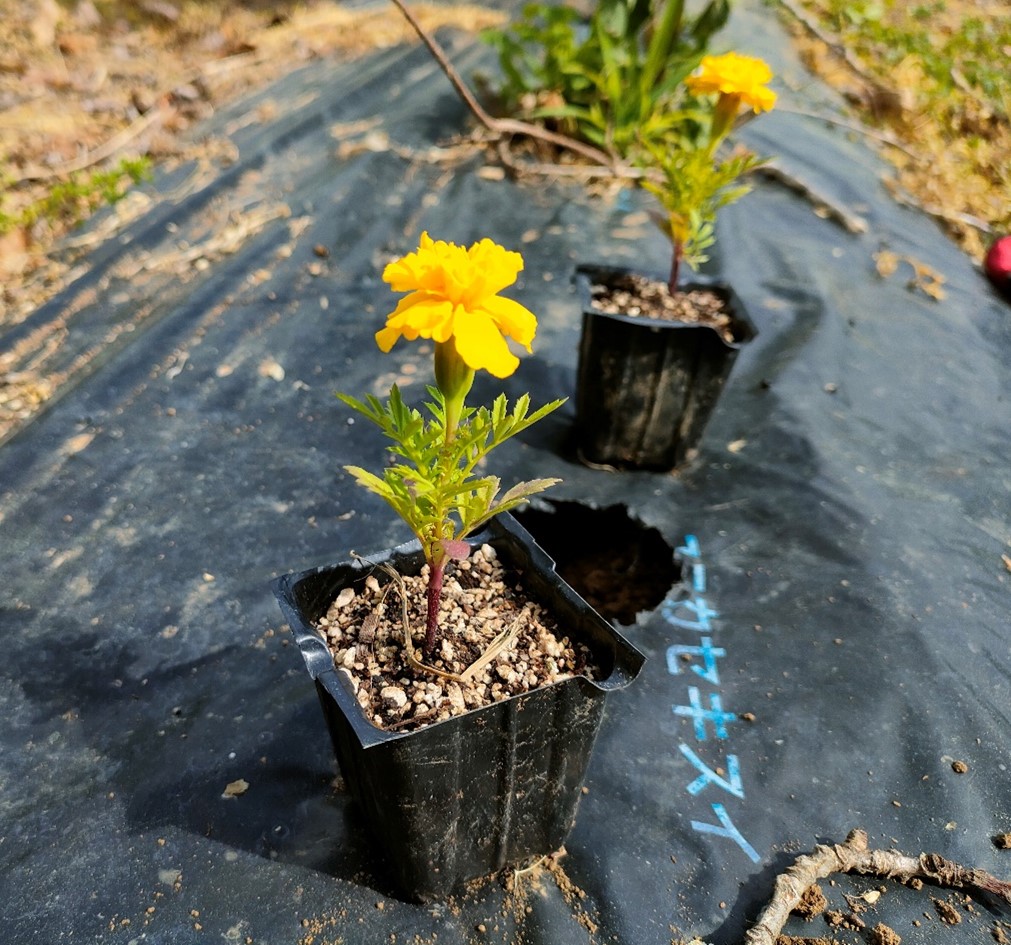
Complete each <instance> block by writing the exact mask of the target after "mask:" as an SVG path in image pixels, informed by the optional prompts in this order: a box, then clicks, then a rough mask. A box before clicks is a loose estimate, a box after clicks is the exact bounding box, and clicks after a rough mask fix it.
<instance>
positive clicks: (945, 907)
mask: <svg viewBox="0 0 1011 945" xmlns="http://www.w3.org/2000/svg"><path fill="white" fill-rule="evenodd" d="M931 901H932V902H933V903H934V911H935V912H937V917H938V918H939V919H940V920H941V921H942V922H943V923H944V924H945V925H958V923H959V922H961V921H962V914H961V913H960V912H959V911H958V909H956V908H955V907H954V906H953V905H952V904H951V903H950V902H945V901H944V900H943V899H933V900H931Z"/></svg>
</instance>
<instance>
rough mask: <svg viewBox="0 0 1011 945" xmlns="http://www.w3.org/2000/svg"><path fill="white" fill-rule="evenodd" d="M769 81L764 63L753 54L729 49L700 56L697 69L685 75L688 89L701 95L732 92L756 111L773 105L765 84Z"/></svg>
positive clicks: (767, 109)
mask: <svg viewBox="0 0 1011 945" xmlns="http://www.w3.org/2000/svg"><path fill="white" fill-rule="evenodd" d="M771 80H772V69H770V68H769V65H768V63H766V62H765V61H764V60H762V59H757V58H756V57H754V56H742V55H740V54H739V53H735V52H729V53H724V54H723V55H722V56H703V57H702V62H701V63H700V64H699V71H698V72H697V73H696V74H695V75H693V76H689V77H688V78H687V79H686V80H685V84H686V85H687V86H688V88H689V90H690V91H692V92H694V93H696V94H698V95H705V94H707V93H711V92H717V93H719V94H720V95H735V96H737V97H738V98H739V99H740V100H741V101H742V102H743V103H744V104H745V105H750V106H751V108H753V109H754V110H755V111H756V112H764V111H769V109H771V108H772V107H773V105H775V104H776V93H775V92H773V91H772V89H769V88H767V87H766V83H768V82H770V81H771Z"/></svg>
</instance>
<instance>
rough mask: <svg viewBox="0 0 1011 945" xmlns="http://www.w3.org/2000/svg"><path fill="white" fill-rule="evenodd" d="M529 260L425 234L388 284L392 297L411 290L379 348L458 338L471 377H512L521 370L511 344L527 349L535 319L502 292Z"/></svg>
mask: <svg viewBox="0 0 1011 945" xmlns="http://www.w3.org/2000/svg"><path fill="white" fill-rule="evenodd" d="M522 269H523V257H522V256H521V255H520V254H519V253H513V252H510V251H509V250H506V249H503V247H501V246H499V245H498V244H497V243H493V242H492V241H491V240H489V239H483V240H481V241H480V242H478V243H475V244H474V245H473V246H471V247H470V248H468V249H464V248H463V247H462V246H457V245H456V244H455V243H444V242H442V241H441V240H439V241H436V240H433V239H431V238H430V237H429V235H428V234H427V233H422V234H421V241H420V243H419V245H418V249H417V251H416V252H413V253H408V254H407V255H406V256H404V257H403V258H402V259H398V260H397V261H396V262H392V263H390V264H389V265H388V266H387V267H386V268H385V269H384V270H383V281H385V282H388V283H389V285H390V288H391V289H393V291H394V292H410V295H407V296H405V297H404V298H402V299H401V300H400V304H399V305H397V308H396V310H395V311H393V312H392V313H391V314H390V315H388V316H387V319H386V327H385V328H383V329H381V330H380V331H378V332H376V344H378V345H379V347H380V348H381V349H382V350H383V351H384V352H388V351H389V350H390V349H391V348H392V347H393V345H394V344H396V342H397V341H398V340H399V339H400V338H406V339H407V340H408V341H414V339H416V338H419V337H420V338H431V339H432V340H433V341H435V342H436V343H437V344H444V343H446V342H448V341H449V340H450V339H452V340H453V342H454V345H455V348H456V352H457V354H459V356H460V357H461V358H462V359H463V361H464V363H465V364H466V365H467V367H469V368H470V369H471V370H473V371H477V370H485V371H488V372H489V373H490V374H494V375H495V377H508V376H509V375H510V374H512V373H513V371H515V370H516V368H517V367H518V366H519V363H520V362H519V358H517V357H516V356H515V355H514V354H513V353H512V352H511V351H510V350H509V346H508V344H507V343H506V340H505V339H506V338H507V337H508V338H512V339H513V340H514V341H517V342H519V344H521V345H523V346H524V347H525V348H526V349H527V351H529V350H530V343H531V342H532V341H533V339H534V333H535V332H536V330H537V318H536V317H535V316H534V314H533V312H530V311H528V310H527V309H526V308H524V307H523V306H522V305H520V304H519V303H518V302H514V301H512V300H511V299H505V298H502V297H501V296H500V295H499V294H498V293H499V292H501V291H502V290H503V289H504V288H506V286H510V285H512V284H513V283H514V282H515V281H516V276H517V274H518V273H519V272H520V270H522Z"/></svg>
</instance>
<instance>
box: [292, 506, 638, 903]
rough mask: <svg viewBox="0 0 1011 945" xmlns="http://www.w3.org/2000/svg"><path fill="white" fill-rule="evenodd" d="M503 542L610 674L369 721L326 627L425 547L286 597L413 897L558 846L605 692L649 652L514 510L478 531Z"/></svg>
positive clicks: (408, 568) (482, 537)
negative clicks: (382, 567) (404, 721)
mask: <svg viewBox="0 0 1011 945" xmlns="http://www.w3.org/2000/svg"><path fill="white" fill-rule="evenodd" d="M468 541H469V544H470V545H471V546H472V547H477V546H479V545H481V544H483V543H488V544H490V545H492V546H493V547H494V548H495V549H496V551H497V552H498V555H499V557H500V559H501V561H502V562H503V563H504V564H505V565H506V566H507V568H509V569H510V570H512V571H514V572H518V573H520V574H521V575H522V584H523V587H524V590H525V591H526V592H527V593H528V594H529V595H530V596H531V597H532V598H534V599H535V600H537V601H538V602H539V603H540V604H541V605H542V606H544V607H545V608H546V609H547V610H548V611H549V612H550V613H551V615H552V616H553V617H554V619H555V620H556V621H557V622H558V625H559V629H560V630H561V632H562V633H564V634H565V635H567V636H568V637H569V638H570V639H571V640H573V641H580V642H582V643H584V644H586V645H587V646H588V647H589V648H590V650H591V652H592V653H593V655H594V658H595V661H596V662H597V664H598V666H599V667H600V674H601V678H600V679H599V680H593V681H591V680H590V679H588V678H586V677H585V676H575V677H572V678H570V679H566V680H563V681H562V682H558V683H555V684H553V685H550V686H545V687H542V688H540V689H537V690H534V691H532V692H529V693H525V694H523V695H520V696H515V697H513V698H510V699H506V700H503V701H502V702H498V703H495V704H493V705H489V706H486V707H484V708H481V709H476V710H473V711H471V712H468V713H466V714H464V715H460V716H456V717H453V718H449V719H447V720H445V721H443V722H437V723H434V724H432V725H429V726H427V727H425V728H422V729H419V730H417V731H413V732H391V731H384V730H382V729H379V728H377V727H376V726H375V725H373V724H372V723H371V721H369V720H368V719H367V718H366V716H365V713H364V712H363V710H362V709H361V707H360V706H359V704H358V701H357V699H356V698H355V695H354V692H353V691H352V689H351V688H350V686H349V685H348V684H346V683H345V682H344V680H343V679H342V678H341V677H340V676H339V675H338V673H337V671H336V669H335V666H334V661H333V657H332V656H331V653H330V650H329V648H328V647H327V644H326V643H325V641H324V640H323V638H322V637H321V636H320V634H319V633H318V632H317V631H316V629H315V624H316V623H317V621H318V620H319V618H320V617H321V616H322V615H324V614H325V613H326V611H327V608H328V607H329V605H330V604H331V602H332V601H333V600H334V598H335V597H336V596H337V594H338V593H339V592H340V591H341V590H342V589H343V588H344V587H347V586H349V585H350V586H355V585H361V584H362V583H363V582H364V581H365V579H366V577H367V576H368V575H369V574H372V573H374V574H375V576H376V578H377V579H379V580H380V581H382V579H383V575H382V572H380V571H378V570H375V569H374V566H375V564H377V563H378V562H380V561H385V562H388V563H390V564H391V565H393V567H394V568H396V570H397V571H398V572H400V573H401V574H403V575H408V574H417V573H418V572H419V571H420V569H421V566H422V564H423V560H424V559H423V556H422V553H421V550H420V546H419V545H418V543H417V542H411V543H410V544H407V545H403V546H401V547H399V548H395V549H393V550H391V551H386V552H383V553H381V554H379V555H372V556H370V557H369V558H368V559H356V560H354V561H351V562H346V563H342V564H336V565H326V566H323V567H321V568H318V569H315V570H311V571H304V572H301V573H298V574H289V575H286V576H284V577H281V578H278V579H277V580H276V581H275V583H274V592H275V594H276V596H277V598H278V601H279V603H280V605H281V610H282V612H283V613H284V616H285V619H286V620H287V621H288V624H289V626H290V627H291V630H292V633H293V634H294V636H295V639H296V641H297V643H298V646H299V649H300V651H301V653H302V656H303V658H304V659H305V664H306V668H307V669H308V670H309V675H310V676H311V677H312V678H313V679H314V680H315V682H316V689H317V692H318V694H319V697H320V702H321V704H322V707H323V712H324V715H325V716H326V721H327V725H328V727H329V730H330V736H331V739H332V740H333V746H334V751H335V752H336V755H337V760H338V762H339V764H340V769H341V773H342V775H343V776H344V780H345V782H346V783H347V786H348V788H349V790H350V791H351V793H352V796H353V797H354V798H355V800H356V801H357V802H358V804H359V805H360V807H361V809H362V810H363V811H364V813H365V817H366V820H367V822H368V825H369V828H370V829H371V831H372V833H373V835H374V837H375V839H376V840H377V841H378V844H379V846H380V847H381V848H382V850H383V852H384V854H385V859H386V861H387V865H388V867H389V870H390V872H391V874H392V876H393V878H394V879H395V881H396V882H397V884H398V886H399V887H400V889H401V890H402V892H403V893H404V894H406V895H407V896H408V897H409V898H412V899H416V900H419V901H422V902H424V901H429V900H432V899H438V898H442V897H445V896H446V895H448V894H449V893H450V892H452V891H453V890H454V889H457V888H458V887H459V886H460V885H461V884H463V883H465V882H466V881H468V880H471V879H475V878H477V877H480V876H485V875H487V874H489V873H493V872H495V871H497V870H500V869H502V868H503V867H506V866H510V865H514V864H519V863H523V862H524V861H527V860H529V859H531V858H533V857H537V856H543V855H546V854H550V853H553V852H554V851H556V850H557V849H558V848H559V847H561V845H562V844H563V842H564V841H565V838H566V836H567V835H568V833H569V831H570V829H571V828H572V825H573V823H574V822H575V816H576V806H577V803H578V800H579V796H580V788H581V787H582V783H583V778H584V775H585V772H586V767H587V764H588V763H589V760H590V754H591V751H592V748H593V743H594V739H595V738H596V734H597V730H598V728H599V726H600V722H601V719H602V717H603V711H604V699H605V696H606V695H607V693H608V692H609V691H611V690H614V689H621V688H624V687H625V686H627V685H628V684H629V683H631V682H632V680H633V679H634V678H635V677H636V675H638V673H639V670H640V669H641V667H642V664H643V662H644V658H643V656H642V654H640V653H639V651H638V650H636V649H635V647H633V646H632V645H631V644H630V643H629V642H628V641H627V640H625V638H624V637H622V636H621V634H620V633H618V632H617V631H616V630H615V629H614V628H613V627H612V626H611V624H609V623H608V622H607V621H606V620H604V618H603V617H601V616H600V615H599V614H598V613H597V612H596V611H595V610H594V609H593V608H592V607H591V606H590V605H589V604H587V603H586V601H584V600H583V599H582V598H581V597H579V596H578V595H577V594H576V593H575V591H573V590H572V588H570V587H569V585H568V584H566V583H565V582H564V581H563V580H562V579H561V578H560V577H559V576H558V575H557V574H556V573H555V566H554V562H553V561H552V560H551V559H550V558H549V557H548V556H547V555H546V554H545V552H544V551H543V550H542V549H541V548H540V547H539V546H538V545H537V544H536V543H535V542H534V540H533V538H532V537H531V536H530V534H529V533H528V532H527V531H526V530H525V529H524V528H523V527H522V526H521V525H520V524H519V523H518V522H517V521H516V520H515V519H513V518H512V516H509V515H508V514H503V515H499V516H497V517H496V518H495V519H493V520H492V521H491V523H490V525H489V526H488V527H487V528H486V529H484V530H483V531H482V532H481V533H479V534H477V535H474V536H472V537H471V538H470V539H468Z"/></svg>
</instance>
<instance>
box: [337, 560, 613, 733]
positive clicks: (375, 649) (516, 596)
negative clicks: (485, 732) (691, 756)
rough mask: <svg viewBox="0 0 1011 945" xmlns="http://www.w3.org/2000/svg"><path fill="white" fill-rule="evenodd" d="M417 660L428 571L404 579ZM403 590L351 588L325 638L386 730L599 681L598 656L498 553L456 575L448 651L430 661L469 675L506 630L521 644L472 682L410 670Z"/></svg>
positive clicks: (443, 628)
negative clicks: (582, 680) (530, 594)
mask: <svg viewBox="0 0 1011 945" xmlns="http://www.w3.org/2000/svg"><path fill="white" fill-rule="evenodd" d="M403 581H404V585H405V587H406V589H407V595H408V622H409V625H410V627H411V632H412V640H413V641H414V646H415V649H416V652H418V651H420V647H421V645H422V643H423V642H424V636H425V606H426V605H425V587H426V584H427V566H426V569H424V570H423V572H422V574H421V575H419V576H417V577H405V578H404V579H403ZM401 607H402V605H401V600H400V597H399V593H398V591H397V589H396V587H395V586H394V585H392V584H390V583H387V584H385V585H381V584H380V582H379V580H378V579H377V577H376V576H375V575H370V576H369V577H368V578H367V579H366V581H365V583H364V586H363V587H361V588H360V589H359V590H358V591H357V592H356V591H355V590H354V589H352V588H346V589H345V590H344V591H342V592H341V594H340V595H338V597H337V599H336V600H335V601H334V602H333V604H332V605H331V606H330V608H329V609H328V611H327V613H326V615H325V616H324V617H323V618H321V620H320V622H319V625H318V629H319V631H320V633H321V634H323V636H324V637H325V638H326V640H327V643H328V644H329V646H330V650H331V652H332V653H333V657H334V664H335V665H336V666H337V671H338V673H340V674H341V675H342V676H343V677H344V678H345V680H346V681H348V682H349V683H350V685H351V687H352V689H353V690H354V692H355V694H356V696H357V698H358V702H359V705H361V706H362V709H363V710H364V712H365V715H366V717H367V718H368V719H369V720H370V721H372V723H373V724H374V725H376V726H377V727H379V728H382V729H392V730H396V731H405V730H408V731H409V730H413V729H417V728H420V727H422V726H423V725H425V724H429V723H432V722H440V721H443V720H445V719H448V718H450V717H452V716H456V715H462V714H464V713H465V712H469V711H471V710H473V709H478V708H481V707H483V706H486V705H491V704H493V703H495V702H500V701H502V700H503V699H508V698H510V697H512V696H516V695H520V694H522V693H525V692H530V691H532V690H534V689H538V688H540V687H542V686H546V685H550V684H551V683H556V682H561V681H563V680H565V679H569V678H571V677H572V676H575V675H585V676H589V677H590V678H593V676H594V675H595V674H596V673H597V671H596V669H595V667H594V666H593V665H592V657H591V654H590V652H589V650H588V649H587V648H586V647H585V646H583V645H582V644H574V643H572V642H571V641H569V639H568V638H567V637H565V636H562V635H561V633H560V631H559V629H558V627H557V625H556V624H555V623H554V621H553V620H552V619H551V618H550V617H549V616H548V614H547V613H546V612H545V611H544V610H543V609H542V608H541V607H540V605H539V604H537V603H535V602H533V601H530V600H528V599H527V598H526V597H525V595H524V594H523V591H522V588H521V587H520V586H519V585H518V583H517V580H516V576H515V575H512V574H507V573H506V572H505V570H504V569H503V567H502V566H501V564H500V563H499V561H498V557H497V554H496V552H495V549H494V548H492V547H491V546H490V545H483V546H482V547H481V548H480V549H478V550H476V551H475V552H474V553H473V554H472V555H471V557H470V558H469V559H467V560H466V561H461V562H458V563H457V565H456V568H455V570H453V571H452V572H448V573H447V574H446V577H445V581H444V585H443V596H442V609H441V611H440V632H441V636H442V639H441V642H440V643H439V644H438V645H437V647H436V652H435V653H434V654H433V655H432V657H430V658H428V659H426V662H427V663H429V664H430V665H432V666H434V667H435V668H436V669H439V670H441V671H443V672H446V673H452V674H454V675H456V676H460V675H464V674H465V671H466V670H467V668H468V667H469V666H470V665H471V664H472V663H474V662H475V661H476V660H478V659H480V657H481V656H482V654H483V653H484V652H485V651H486V650H487V649H488V647H489V645H490V644H491V643H492V642H493V641H494V640H495V638H496V637H497V636H499V635H500V634H501V633H502V632H503V631H506V630H509V629H510V628H512V627H515V636H514V637H513V638H512V639H511V640H510V641H509V643H508V644H507V645H506V646H505V647H503V649H502V650H501V651H500V652H499V653H498V655H497V656H496V657H495V659H493V660H492V661H491V663H489V664H488V665H487V666H485V667H484V668H483V669H481V670H479V671H478V672H476V673H474V674H473V676H471V677H469V678H467V679H466V680H464V681H455V680H447V679H443V678H439V677H437V676H435V675H419V674H418V673H416V671H415V670H414V669H412V668H411V666H410V665H409V663H408V660H407V654H406V650H405V647H404V642H403V640H404V631H403V626H402V621H401Z"/></svg>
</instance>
